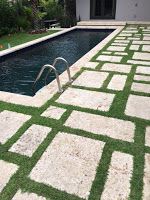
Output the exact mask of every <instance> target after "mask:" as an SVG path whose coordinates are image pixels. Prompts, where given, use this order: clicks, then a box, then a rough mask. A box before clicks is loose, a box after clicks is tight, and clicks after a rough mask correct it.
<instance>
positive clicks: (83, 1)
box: [76, 0, 150, 21]
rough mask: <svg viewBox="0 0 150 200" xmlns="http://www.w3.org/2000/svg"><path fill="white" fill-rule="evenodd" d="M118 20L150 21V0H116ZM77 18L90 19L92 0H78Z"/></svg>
mask: <svg viewBox="0 0 150 200" xmlns="http://www.w3.org/2000/svg"><path fill="white" fill-rule="evenodd" d="M116 1H117V3H116V17H115V19H116V20H120V21H136V20H140V21H144V20H145V21H150V0H116ZM76 13H77V19H79V16H80V18H81V20H82V21H84V20H90V0H76Z"/></svg>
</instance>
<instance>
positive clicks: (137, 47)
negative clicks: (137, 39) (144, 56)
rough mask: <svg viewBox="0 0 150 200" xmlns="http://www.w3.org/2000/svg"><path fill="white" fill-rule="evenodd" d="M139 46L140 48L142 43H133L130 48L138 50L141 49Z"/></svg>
mask: <svg viewBox="0 0 150 200" xmlns="http://www.w3.org/2000/svg"><path fill="white" fill-rule="evenodd" d="M139 48H140V45H138V44H137V45H136V44H133V45H131V46H130V48H129V49H130V50H133V51H137V50H139Z"/></svg>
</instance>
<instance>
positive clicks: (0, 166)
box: [0, 160, 18, 192]
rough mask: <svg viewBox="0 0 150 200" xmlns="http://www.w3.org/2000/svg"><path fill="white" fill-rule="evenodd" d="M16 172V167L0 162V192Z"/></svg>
mask: <svg viewBox="0 0 150 200" xmlns="http://www.w3.org/2000/svg"><path fill="white" fill-rule="evenodd" d="M17 170H18V166H17V165H15V164H12V163H8V162H6V161H3V160H0V192H1V191H2V190H3V189H4V187H5V186H6V184H7V183H8V182H9V180H10V178H11V177H12V176H13V175H14V174H15V173H16V171H17Z"/></svg>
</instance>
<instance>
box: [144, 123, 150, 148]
mask: <svg viewBox="0 0 150 200" xmlns="http://www.w3.org/2000/svg"><path fill="white" fill-rule="evenodd" d="M145 145H146V146H149V147H150V126H147V127H146V133H145Z"/></svg>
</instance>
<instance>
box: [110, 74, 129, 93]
mask: <svg viewBox="0 0 150 200" xmlns="http://www.w3.org/2000/svg"><path fill="white" fill-rule="evenodd" d="M126 80H127V76H126V75H113V77H112V79H111V81H110V82H109V84H108V87H107V88H108V89H111V90H118V91H119V90H123V89H124V86H125V83H126Z"/></svg>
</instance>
